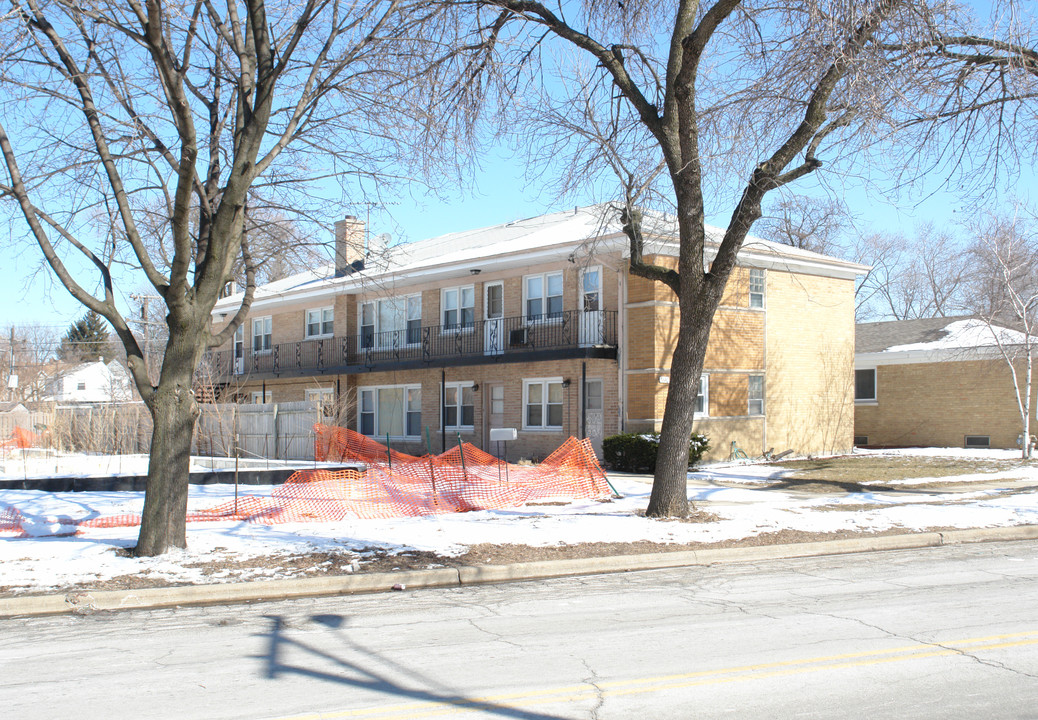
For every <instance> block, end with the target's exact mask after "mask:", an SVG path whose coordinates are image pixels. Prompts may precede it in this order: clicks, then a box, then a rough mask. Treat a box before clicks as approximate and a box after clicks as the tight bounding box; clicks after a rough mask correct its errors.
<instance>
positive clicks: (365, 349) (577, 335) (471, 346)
mask: <svg viewBox="0 0 1038 720" xmlns="http://www.w3.org/2000/svg"><path fill="white" fill-rule="evenodd" d="M616 345H617V340H616V311H606V310H599V311H593V312H581V311H573V310H570V311H566V312H561V313H554V314H552V315H550V316H547V315H546V316H542V317H541V318H538V319H533V318H529V317H511V318H497V319H490V320H480V321H477V322H471V323H463V324H458V325H430V326H425V327H412V328H408V329H406V330H392V331H389V332H381V333H369V332H362V333H361V334H360V335H354V336H347V337H330V338H323V339H316V340H304V341H302V342H294V343H279V344H276V345H274V346H273V347H272V348H271V349H270V350H265V351H260V352H248V351H247V352H246V353H245V355H244V356H243V357H239V358H234V357H233V355H232V353H231V351H217V352H211V353H209V354H207V355H206V357H205V359H204V360H203V362H202V365H201V367H200V370H199V372H200V373H202V374H205V375H207V376H208V377H209V378H211V379H212V380H213V381H214V382H227V381H229V380H232V379H234V378H240V379H245V378H246V377H252V378H264V377H281V376H304V375H320V374H344V375H345V374H355V373H361V372H369V371H372V370H403V369H413V368H426V367H444V366H447V365H482V364H488V363H501V362H504V363H513V362H530V361H535V360H550V359H561V358H570V357H573V358H577V357H606V358H615V357H616ZM250 350H251V349H250Z"/></svg>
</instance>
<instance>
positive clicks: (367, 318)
mask: <svg viewBox="0 0 1038 720" xmlns="http://www.w3.org/2000/svg"><path fill="white" fill-rule="evenodd" d="M374 346H375V303H374V302H373V301H369V302H363V303H361V304H360V347H361V349H364V348H369V347H374Z"/></svg>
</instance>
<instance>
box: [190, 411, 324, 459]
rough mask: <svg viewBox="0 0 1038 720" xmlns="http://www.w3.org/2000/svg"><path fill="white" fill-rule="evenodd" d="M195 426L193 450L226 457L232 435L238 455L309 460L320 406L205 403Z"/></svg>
mask: <svg viewBox="0 0 1038 720" xmlns="http://www.w3.org/2000/svg"><path fill="white" fill-rule="evenodd" d="M201 408H202V414H201V415H200V416H199V418H198V424H197V426H196V429H195V453H196V454H198V455H215V456H226V457H230V456H233V455H234V444H235V443H234V438H235V437H237V438H238V447H239V448H241V456H242V457H259V458H268V459H272V460H313V459H314V429H313V428H314V424H315V423H318V422H323V421H324V418H323V416H322V411H321V408H319V407H317V406H316V405H314V404H313V403H310V402H306V401H303V402H290V403H268V404H265V405H237V404H234V403H228V404H206V405H202V406H201Z"/></svg>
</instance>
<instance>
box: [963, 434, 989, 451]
mask: <svg viewBox="0 0 1038 720" xmlns="http://www.w3.org/2000/svg"><path fill="white" fill-rule="evenodd" d="M966 447H968V448H988V447H991V436H990V435H967V436H966Z"/></svg>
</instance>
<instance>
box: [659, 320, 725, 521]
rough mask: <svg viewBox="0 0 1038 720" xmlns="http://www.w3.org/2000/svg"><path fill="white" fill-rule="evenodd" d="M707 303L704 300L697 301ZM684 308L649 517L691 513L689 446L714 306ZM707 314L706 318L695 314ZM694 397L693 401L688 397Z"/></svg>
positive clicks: (668, 388) (673, 363) (668, 389)
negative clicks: (689, 504)
mask: <svg viewBox="0 0 1038 720" xmlns="http://www.w3.org/2000/svg"><path fill="white" fill-rule="evenodd" d="M695 304H697V305H699V304H705V303H704V301H703V300H700V301H699V302H697V303H695ZM698 310H699V309H698V308H696V309H693V310H692V311H691V312H689V311H688V309H686V308H682V312H681V325H680V326H679V330H678V341H677V344H676V346H675V348H674V356H673V358H672V359H671V364H670V383H669V385H668V386H667V404H666V406H665V408H664V410H663V422H662V426H661V428H660V445H659V449H658V451H657V454H656V473H655V477H654V479H653V483H652V493H651V494H650V495H649V506H648V507H647V508H646V510H645V514H646V515H648V516H649V517H687V516H688V446H689V438H690V437H691V436H692V423H693V421H694V420H695V414H696V403H695V398H696V396H697V395H698V394H699V379H700V377H701V376H702V374H703V360H704V358H705V357H706V345H707V341H708V340H709V338H710V328H711V326H712V325H713V320H712V317H713V309H712V308H705V309H703V310H701V311H698ZM702 317H707V318H711V320H709V321H707V322H702V321H699V322H696V321H695V320H694V318H702ZM689 398H691V399H692V400H691V402H690V401H689Z"/></svg>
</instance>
